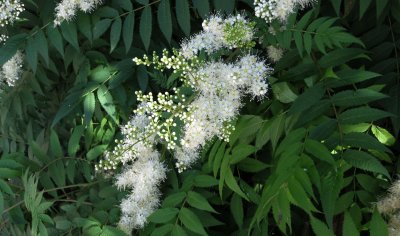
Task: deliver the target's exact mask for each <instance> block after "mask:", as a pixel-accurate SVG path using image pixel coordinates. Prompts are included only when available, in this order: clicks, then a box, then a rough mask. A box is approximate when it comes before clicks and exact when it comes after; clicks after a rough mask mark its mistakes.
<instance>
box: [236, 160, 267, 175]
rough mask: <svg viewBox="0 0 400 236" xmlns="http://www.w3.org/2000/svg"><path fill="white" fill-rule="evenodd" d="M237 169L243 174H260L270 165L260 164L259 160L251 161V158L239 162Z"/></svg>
mask: <svg viewBox="0 0 400 236" xmlns="http://www.w3.org/2000/svg"><path fill="white" fill-rule="evenodd" d="M237 167H238V168H239V169H240V170H242V171H245V172H249V173H257V172H260V171H262V170H264V169H266V168H268V167H270V165H267V164H265V163H264V162H261V161H259V160H256V159H253V158H247V159H244V160H243V161H241V162H239V164H238V165H237Z"/></svg>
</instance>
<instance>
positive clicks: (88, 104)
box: [83, 93, 96, 125]
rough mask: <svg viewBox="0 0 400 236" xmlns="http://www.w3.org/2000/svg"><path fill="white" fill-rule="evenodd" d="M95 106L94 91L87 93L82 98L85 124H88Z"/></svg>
mask: <svg viewBox="0 0 400 236" xmlns="http://www.w3.org/2000/svg"><path fill="white" fill-rule="evenodd" d="M95 107H96V98H95V97H94V93H88V94H86V96H85V97H84V99H83V111H84V113H85V120H84V123H85V125H88V124H89V122H90V121H91V120H92V117H93V113H94V109H95Z"/></svg>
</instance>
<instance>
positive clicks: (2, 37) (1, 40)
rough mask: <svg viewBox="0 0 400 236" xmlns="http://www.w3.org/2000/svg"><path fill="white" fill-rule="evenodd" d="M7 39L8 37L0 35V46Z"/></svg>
mask: <svg viewBox="0 0 400 236" xmlns="http://www.w3.org/2000/svg"><path fill="white" fill-rule="evenodd" d="M7 39H8V36H7V35H5V34H0V45H1V44H2V43H4V42H5V41H6V40H7Z"/></svg>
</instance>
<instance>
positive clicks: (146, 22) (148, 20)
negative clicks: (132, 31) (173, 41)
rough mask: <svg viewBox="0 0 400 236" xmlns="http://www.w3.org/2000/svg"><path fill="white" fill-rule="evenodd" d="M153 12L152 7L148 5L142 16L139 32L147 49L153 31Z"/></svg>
mask: <svg viewBox="0 0 400 236" xmlns="http://www.w3.org/2000/svg"><path fill="white" fill-rule="evenodd" d="M152 28H153V26H152V14H151V7H150V6H146V7H145V8H144V10H143V12H142V15H141V16H140V25H139V33H140V37H141V39H142V42H143V45H144V48H145V49H146V51H147V50H148V49H149V46H150V38H151V32H152Z"/></svg>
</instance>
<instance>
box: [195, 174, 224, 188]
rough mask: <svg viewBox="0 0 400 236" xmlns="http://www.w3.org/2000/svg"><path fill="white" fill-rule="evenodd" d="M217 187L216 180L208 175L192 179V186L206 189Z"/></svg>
mask: <svg viewBox="0 0 400 236" xmlns="http://www.w3.org/2000/svg"><path fill="white" fill-rule="evenodd" d="M216 185H218V180H217V179H216V178H214V177H212V176H210V175H197V176H196V177H195V179H194V186H196V187H200V188H208V187H212V186H216Z"/></svg>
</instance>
